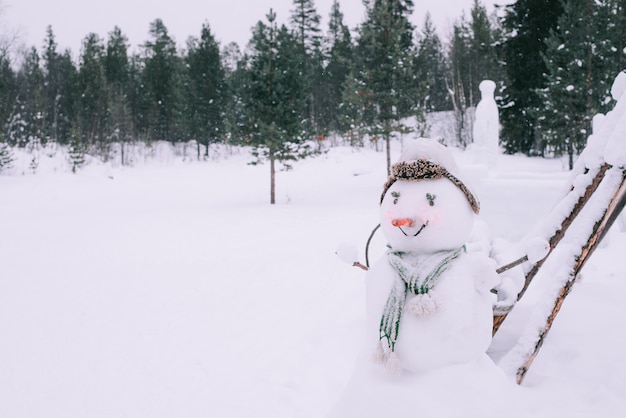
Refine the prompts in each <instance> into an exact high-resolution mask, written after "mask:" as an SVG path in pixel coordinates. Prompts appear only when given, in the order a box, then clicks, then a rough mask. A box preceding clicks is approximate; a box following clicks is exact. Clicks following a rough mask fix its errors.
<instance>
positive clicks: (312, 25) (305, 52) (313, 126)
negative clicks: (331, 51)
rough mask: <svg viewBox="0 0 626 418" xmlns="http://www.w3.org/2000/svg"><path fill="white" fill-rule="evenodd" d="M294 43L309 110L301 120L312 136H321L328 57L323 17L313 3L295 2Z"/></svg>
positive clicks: (293, 14) (307, 109)
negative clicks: (322, 31) (324, 72)
mask: <svg viewBox="0 0 626 418" xmlns="http://www.w3.org/2000/svg"><path fill="white" fill-rule="evenodd" d="M289 21H290V23H291V30H292V33H293V36H294V40H295V42H296V44H297V45H298V49H297V52H298V58H297V61H296V62H297V63H298V64H297V65H299V69H300V77H301V83H302V84H303V87H304V91H305V92H307V101H306V107H305V109H304V111H303V114H302V119H303V120H304V121H307V124H306V129H307V131H308V133H309V135H313V134H316V133H319V132H320V131H322V130H323V129H324V128H323V127H324V122H323V103H324V100H323V95H324V93H325V92H324V87H323V78H322V77H323V67H324V62H325V59H326V58H325V54H324V52H323V50H322V36H321V30H320V27H319V26H320V15H319V14H318V13H317V10H316V8H315V3H314V2H313V0H293V9H292V11H291V17H290V19H289Z"/></svg>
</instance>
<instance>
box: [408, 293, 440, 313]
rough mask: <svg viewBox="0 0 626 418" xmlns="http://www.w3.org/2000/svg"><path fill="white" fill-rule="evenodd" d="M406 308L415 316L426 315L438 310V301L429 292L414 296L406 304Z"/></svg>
mask: <svg viewBox="0 0 626 418" xmlns="http://www.w3.org/2000/svg"><path fill="white" fill-rule="evenodd" d="M407 310H408V311H409V312H410V313H411V314H412V315H414V316H417V317H428V316H431V315H432V314H434V313H435V312H437V310H439V302H438V301H437V299H436V298H434V297H433V296H432V295H431V294H430V293H424V294H421V295H417V296H415V297H414V298H413V299H412V300H411V301H410V302H409V303H408V305H407Z"/></svg>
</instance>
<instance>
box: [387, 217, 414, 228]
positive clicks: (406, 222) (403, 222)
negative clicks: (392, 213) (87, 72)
mask: <svg viewBox="0 0 626 418" xmlns="http://www.w3.org/2000/svg"><path fill="white" fill-rule="evenodd" d="M413 223H414V222H413V219H411V218H400V219H392V220H391V225H393V226H408V227H411V226H413Z"/></svg>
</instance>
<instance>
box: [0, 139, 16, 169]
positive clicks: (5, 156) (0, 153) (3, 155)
mask: <svg viewBox="0 0 626 418" xmlns="http://www.w3.org/2000/svg"><path fill="white" fill-rule="evenodd" d="M12 167H13V150H12V149H11V147H10V146H9V145H8V144H6V143H4V142H0V173H2V172H5V171H8V170H10V169H11V168H12Z"/></svg>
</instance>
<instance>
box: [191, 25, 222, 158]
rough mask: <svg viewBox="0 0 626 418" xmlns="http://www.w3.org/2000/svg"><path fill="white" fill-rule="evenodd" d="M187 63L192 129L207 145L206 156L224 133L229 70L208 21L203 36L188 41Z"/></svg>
mask: <svg viewBox="0 0 626 418" xmlns="http://www.w3.org/2000/svg"><path fill="white" fill-rule="evenodd" d="M187 49H188V52H187V56H186V64H187V66H186V67H187V71H188V78H189V83H188V88H187V92H186V94H185V96H186V99H187V103H189V109H188V112H186V113H187V118H188V121H189V122H188V123H189V128H188V130H189V132H190V134H191V136H192V138H193V139H195V140H196V141H198V158H200V144H203V145H204V146H205V153H204V156H205V158H207V157H208V156H209V144H211V143H215V142H218V141H219V140H220V139H221V137H222V136H223V135H224V105H225V102H226V100H225V99H226V94H225V72H224V68H223V66H222V61H221V57H220V49H219V45H218V43H217V41H216V40H215V38H214V37H213V34H212V33H211V29H210V27H209V25H208V23H205V24H204V25H202V33H201V36H200V39H195V38H191V39H190V40H189V41H188V42H187Z"/></svg>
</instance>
